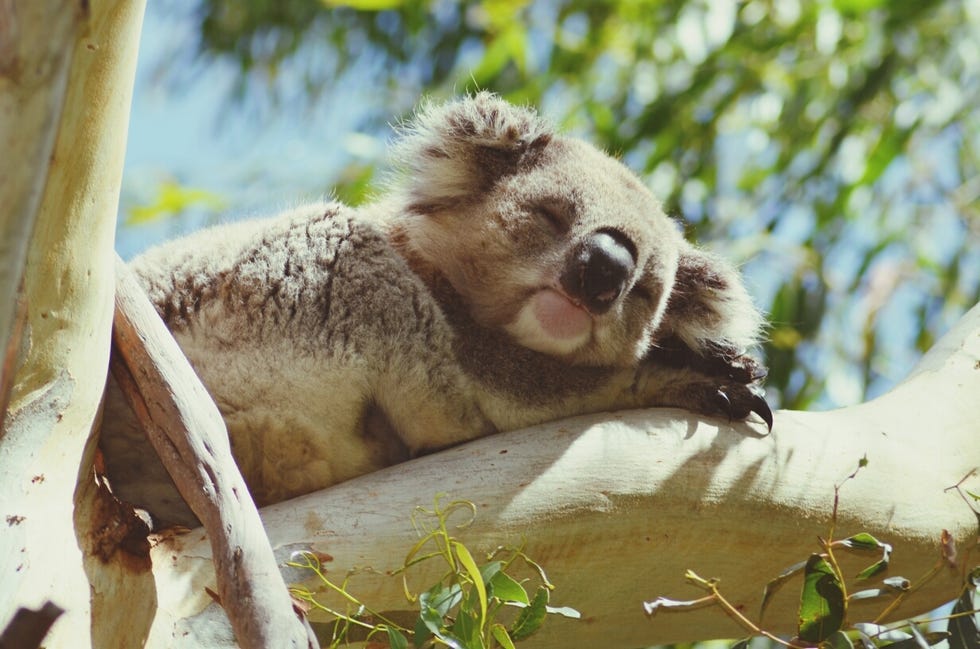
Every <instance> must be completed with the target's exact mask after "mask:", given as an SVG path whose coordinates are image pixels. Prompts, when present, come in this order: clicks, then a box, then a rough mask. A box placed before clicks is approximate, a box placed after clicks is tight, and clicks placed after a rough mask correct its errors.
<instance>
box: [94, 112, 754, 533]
mask: <svg viewBox="0 0 980 649" xmlns="http://www.w3.org/2000/svg"><path fill="white" fill-rule="evenodd" d="M394 153H395V159H396V161H397V163H398V166H399V168H400V174H399V176H398V179H397V180H396V181H395V182H394V183H393V185H392V186H391V187H390V188H389V191H388V192H387V194H386V196H385V198H383V199H382V200H380V201H378V202H376V203H374V204H373V205H370V206H368V207H364V208H360V209H352V208H349V207H346V206H344V205H341V204H338V203H318V204H313V205H307V206H305V207H301V208H298V209H295V210H291V211H288V212H286V213H284V214H282V215H280V216H278V217H276V218H273V219H268V220H263V221H253V222H246V223H240V224H233V225H227V226H221V227H218V228H214V229H211V230H207V231H203V232H199V233H197V234H194V235H192V236H190V237H187V238H185V239H181V240H178V241H173V242H170V243H167V244H164V245H162V246H160V247H158V248H155V249H153V250H151V251H149V252H147V253H146V254H144V255H142V256H141V257H139V258H137V259H136V260H134V262H133V263H132V267H133V268H134V269H135V270H136V272H137V274H138V276H139V277H140V278H141V280H142V282H143V285H144V287H145V288H146V291H147V293H148V294H149V296H150V298H151V300H152V301H153V303H154V305H155V306H156V308H157V310H158V312H159V313H160V315H161V316H162V318H163V319H164V321H165V322H166V323H167V325H168V326H169V327H170V328H171V330H172V331H173V333H174V336H175V337H176V338H177V341H178V343H179V344H180V345H181V347H182V349H183V350H184V352H185V353H186V354H187V357H188V358H189V359H190V361H191V363H192V364H193V366H194V367H195V369H196V370H197V372H198V374H199V375H200V376H201V379H202V380H203V381H204V383H205V385H206V386H207V388H208V390H209V391H210V393H211V394H212V396H213V397H214V399H215V401H216V403H217V404H218V406H219V408H220V410H221V412H222V414H223V415H224V417H225V420H226V423H227V424H228V429H229V433H230V436H231V441H232V448H233V451H234V453H235V456H236V459H237V460H238V462H239V464H240V466H241V468H242V471H243V473H244V475H245V478H246V481H247V482H248V483H249V485H250V488H251V489H252V491H253V495H254V496H255V497H256V500H257V501H258V502H259V503H260V504H268V503H272V502H277V501H280V500H283V499H286V498H289V497H292V496H296V495H300V494H303V493H307V492H310V491H313V490H316V489H319V488H322V487H325V486H328V485H330V484H333V483H336V482H339V481H341V480H346V479H349V478H351V477H354V476H357V475H360V474H363V473H366V472H369V471H373V470H376V469H378V468H381V467H383V466H387V465H389V464H392V463H394V462H397V461H400V460H403V459H406V458H408V457H412V456H415V455H418V454H421V453H425V452H428V451H431V450H434V449H438V448H441V447H445V446H448V445H451V444H456V443H459V442H462V441H465V440H469V439H473V438H475V437H479V436H483V435H487V434H491V433H494V432H498V431H503V430H511V429H515V428H519V427H523V426H528V425H531V424H535V423H539V422H543V421H547V420H552V419H557V418H560V417H566V416H571V415H576V414H582V413H587V412H598V411H605V410H615V409H621V408H632V407H644V406H679V407H684V408H688V409H691V410H694V411H696V412H700V413H706V414H720V415H723V416H728V417H735V418H744V417H746V416H748V415H749V414H750V412H752V411H755V412H759V413H760V414H763V412H762V410H763V409H764V402H762V403H761V405H760V402H761V398H760V397H759V396H758V389H757V388H756V387H755V383H756V382H757V380H758V378H759V377H760V375H762V374H763V373H764V372H763V371H762V370H761V368H759V367H758V366H757V365H756V364H755V363H754V362H753V361H751V359H748V358H747V357H745V356H744V355H743V353H744V351H745V349H746V348H748V347H750V346H751V345H753V344H754V343H755V342H756V337H757V336H758V333H759V329H760V326H761V322H762V320H761V318H760V316H759V314H758V312H757V310H756V309H755V308H754V307H753V306H752V303H751V300H750V298H749V296H748V294H747V292H746V291H745V289H744V287H743V285H742V282H741V280H740V278H739V276H738V273H737V272H736V271H735V270H734V269H733V268H732V267H731V266H730V265H729V264H728V263H726V262H724V261H722V260H721V259H718V258H716V257H713V256H710V255H708V254H706V253H704V252H702V251H699V250H698V249H696V248H694V247H693V246H691V245H690V244H689V243H687V242H686V241H684V240H683V239H682V237H681V236H680V235H679V233H678V229H677V227H676V226H675V224H674V223H673V222H672V221H671V220H670V219H669V218H668V217H667V216H666V215H664V213H663V211H662V209H661V207H660V205H659V203H658V202H657V201H656V199H655V198H654V197H653V196H652V195H651V194H650V193H649V191H647V189H646V188H645V187H644V186H643V185H642V184H641V183H640V182H639V180H638V179H637V178H636V177H635V176H634V175H633V174H631V173H630V172H629V171H628V170H627V169H626V168H625V167H623V166H622V165H621V164H619V163H618V162H616V161H615V160H613V159H611V158H609V157H608V156H606V155H604V154H602V153H601V152H599V151H597V150H596V149H595V148H593V147H592V146H590V145H588V144H585V143H584V142H581V141H578V140H575V139H571V138H567V137H563V136H560V135H558V134H557V133H555V132H554V131H553V129H552V128H551V127H550V125H548V124H547V123H546V122H545V121H543V120H542V119H540V118H539V117H537V116H536V115H535V114H534V113H533V112H532V111H530V110H527V109H523V108H516V107H514V106H511V105H510V104H507V103H506V102H504V101H502V100H501V99H499V98H497V97H495V96H493V95H490V94H487V93H480V94H478V95H476V96H474V97H470V98H466V99H461V100H458V101H455V102H452V103H448V104H445V105H441V106H435V107H428V108H425V109H423V110H422V111H421V113H420V114H419V115H418V116H417V117H416V119H415V120H414V121H413V122H412V123H411V124H410V125H409V126H407V127H406V128H404V129H403V130H402V132H401V133H400V138H399V141H398V142H397V143H396V145H395V151H394ZM596 233H608V234H607V236H606V237H605V238H604V239H602V241H603V242H605V243H604V245H606V247H607V248H613V249H614V252H616V253H617V254H618V255H619V257H620V258H625V255H624V254H623V252H622V250H628V251H629V254H630V255H631V256H632V261H630V260H629V259H626V260H625V261H621V262H617V263H616V264H613V265H614V266H615V270H616V273H618V274H619V278H618V280H610V281H614V282H618V283H614V286H613V288H612V289H611V290H610V291H608V292H601V294H599V292H596V293H597V295H594V296H591V297H595V298H596V299H597V300H598V299H601V300H603V301H602V302H601V303H600V306H601V309H602V310H604V309H608V311H603V312H599V311H600V310H596V311H595V312H594V313H593V312H592V311H590V315H589V316H588V318H587V319H585V318H582V316H581V314H579V315H576V316H575V317H577V318H582V319H583V321H584V322H587V324H584V325H582V326H583V327H585V328H584V329H583V331H582V332H581V333H578V332H576V333H575V335H574V336H573V337H570V338H561V337H557V338H556V337H554V336H553V335H552V334H553V333H554V332H553V331H552V330H549V329H548V328H547V326H545V325H543V324H541V322H542V321H541V320H540V319H538V315H536V314H538V313H540V312H541V311H539V310H536V309H539V308H541V309H545V308H546V307H539V305H540V304H545V305H548V304H554V302H555V300H557V301H558V303H559V307H558V308H559V312H560V313H563V311H561V309H564V308H565V306H564V305H565V303H564V302H561V299H559V298H554V299H552V301H551V302H539V300H543V299H544V298H541V294H542V292H544V291H551V296H552V298H553V297H554V295H555V292H556V291H557V292H559V293H562V294H565V298H564V299H568V300H570V301H572V302H576V303H577V299H576V298H575V296H572V297H569V296H568V295H567V293H568V291H566V288H565V284H563V283H562V282H563V281H565V280H560V279H559V278H560V277H561V276H563V274H564V276H565V277H566V278H567V277H568V276H573V280H574V273H571V274H570V273H569V272H568V268H569V264H571V263H573V262H572V261H570V260H572V259H573V257H574V254H573V252H574V251H576V250H579V251H580V250H582V249H586V250H591V248H583V243H582V242H583V241H597V239H595V237H596ZM610 241H611V242H612V243H609V242H610ZM595 245H598V244H595ZM570 251H572V252H570ZM578 254H579V255H580V256H581V255H582V254H585V255H586V256H588V254H590V253H588V252H586V253H578ZM615 256H616V255H615V254H613V255H612V257H613V258H615ZM603 258H605V257H603ZM574 263H578V262H574ZM610 263H612V262H610ZM617 264H618V265H617ZM583 267H584V263H583ZM575 268H578V266H575ZM590 272H591V268H590ZM582 273H583V274H584V273H585V271H584V270H583V271H582ZM583 281H584V280H583ZM604 281H605V280H604ZM619 289H622V290H621V291H619ZM617 291H618V292H617ZM607 293H608V294H607ZM613 295H615V298H614V299H613V298H612V296H613ZM571 312H572V313H573V314H574V313H577V312H575V311H574V308H571ZM575 336H578V337H575ZM719 395H720V396H719ZM765 411H766V412H768V409H765ZM102 448H103V451H104V453H105V457H106V465H107V471H108V473H109V476H110V479H111V481H112V483H113V485H114V488H115V490H116V493H117V494H119V495H120V497H122V498H123V499H125V500H129V501H131V502H134V503H136V504H138V505H140V506H143V507H146V508H147V509H149V510H150V511H151V512H152V513H153V514H154V515H155V516H156V517H157V518H158V519H159V520H161V521H165V522H177V523H183V524H193V523H194V518H193V516H192V515H191V514H190V512H189V511H188V510H187V509H186V507H185V506H184V505H183V503H182V501H180V499H179V498H178V497H176V495H175V493H174V491H173V487H172V485H171V484H170V482H169V479H168V478H167V476H166V474H165V473H164V472H163V471H162V467H160V466H159V464H158V462H157V461H156V459H155V458H154V457H153V456H152V453H148V452H147V451H146V448H145V443H144V442H143V440H142V433H141V432H140V431H139V430H138V427H136V425H135V423H134V422H133V420H132V416H131V413H128V411H127V409H126V408H125V406H124V405H122V402H121V401H120V397H119V395H118V393H117V391H116V389H115V388H114V387H113V386H112V385H110V390H109V392H108V396H107V407H106V417H105V424H104V429H103V436H102Z"/></svg>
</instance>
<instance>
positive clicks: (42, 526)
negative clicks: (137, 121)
mask: <svg viewBox="0 0 980 649" xmlns="http://www.w3.org/2000/svg"><path fill="white" fill-rule="evenodd" d="M143 6H144V3H143V1H142V0H89V1H83V0H76V1H62V2H56V1H54V0H43V1H39V0H0V110H2V117H0V137H2V146H3V151H4V154H3V156H2V162H0V203H2V205H3V209H2V218H3V221H2V228H3V229H2V232H0V346H2V348H3V351H4V354H5V356H6V357H8V358H9V359H10V361H9V364H6V365H5V366H4V370H3V376H2V381H0V388H4V386H10V385H11V384H12V385H13V386H14V387H13V391H12V394H11V400H10V407H9V409H7V410H6V411H5V412H6V417H5V419H4V421H3V429H2V432H0V516H2V517H3V520H2V521H0V525H2V526H3V533H2V534H0V584H2V587H0V629H2V628H4V627H5V626H6V625H7V622H8V621H9V620H10V619H11V617H12V616H13V615H14V611H15V609H17V607H18V606H25V607H29V608H42V605H43V604H44V603H45V601H47V600H51V601H53V602H54V603H55V604H56V605H57V606H59V607H61V608H63V609H65V614H64V615H63V616H61V617H60V618H59V619H58V620H57V621H56V622H55V623H54V624H53V626H52V628H51V632H50V634H49V636H48V638H47V639H46V640H45V643H44V644H45V646H48V647H86V646H97V647H122V646H137V643H139V642H140V641H141V640H142V639H141V638H140V637H137V636H134V635H133V632H131V631H130V629H134V628H135V629H136V630H137V632H139V629H140V628H141V626H145V624H147V623H148V620H151V619H152V618H153V607H154V601H153V599H152V598H151V599H150V600H148V601H147V600H142V601H136V600H133V599H130V600H129V601H130V603H131V604H133V605H132V606H129V607H125V608H118V607H116V608H113V607H111V606H106V605H105V602H106V601H107V600H106V598H107V596H111V595H113V594H114V593H116V592H133V583H134V582H145V583H148V584H150V590H151V592H152V584H153V580H152V573H150V571H149V570H150V565H149V562H148V561H147V559H146V555H145V546H146V542H145V540H144V541H142V545H143V548H142V550H143V552H142V554H141V553H140V552H139V551H137V552H135V553H125V552H114V553H113V554H111V555H109V554H106V553H105V552H103V549H104V548H105V547H115V546H114V545H112V544H109V545H108V546H107V545H106V543H105V541H106V539H111V538H112V537H113V536H114V535H116V534H117V533H118V529H117V528H115V527H113V526H114V524H115V522H116V521H117V520H118V516H117V515H114V512H113V510H112V508H113V504H112V501H111V499H107V498H106V494H105V493H104V491H100V490H98V489H97V488H96V483H95V480H94V478H93V470H92V466H93V458H94V445H93V444H92V443H91V439H92V436H91V432H92V430H93V428H94V422H95V420H96V415H97V413H98V409H99V403H100V400H101V397H102V391H103V386H104V383H105V377H106V368H107V366H108V358H109V336H110V331H111V323H112V313H113V286H114V283H113V265H114V262H115V255H114V253H113V236H114V232H115V225H116V213H117V209H118V199H119V186H120V180H121V177H122V167H123V157H124V154H125V149H126V130H127V125H128V119H129V106H130V99H131V97H132V86H133V79H134V75H135V68H136V53H137V49H138V44H139V32H140V26H141V23H142V17H143ZM66 79H67V82H66ZM42 188H43V194H42V191H41V190H42ZM32 231H33V236H32ZM28 242H29V243H28ZM25 254H26V257H25ZM25 258H26V266H25ZM21 278H23V288H22V291H21V292H22V298H23V303H24V304H25V305H26V324H25V327H24V336H23V340H22V341H21V343H20V344H18V343H17V341H13V342H11V332H12V331H14V330H15V329H16V327H15V326H14V323H15V322H16V320H17V310H16V308H15V304H16V303H17V300H15V299H13V298H12V296H13V295H14V294H15V293H16V291H17V287H18V285H19V283H20V281H21ZM18 357H19V358H18ZM14 371H16V374H15V375H14ZM11 376H14V380H13V381H11ZM0 396H2V395H0ZM0 405H4V404H2V403H0ZM2 413H3V411H0V414H2ZM134 543H135V545H136V546H137V550H139V545H140V541H139V539H138V538H137V539H136V540H135V541H134Z"/></svg>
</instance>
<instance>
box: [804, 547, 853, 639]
mask: <svg viewBox="0 0 980 649" xmlns="http://www.w3.org/2000/svg"><path fill="white" fill-rule="evenodd" d="M843 623H844V589H843V586H842V585H841V583H840V579H838V577H837V575H836V574H835V573H834V569H833V568H832V567H831V565H830V564H829V563H828V562H827V561H826V560H825V559H824V558H823V557H821V556H820V555H819V554H813V555H810V558H809V560H807V562H806V568H805V569H804V573H803V592H802V594H801V595H800V624H799V629H798V635H799V636H800V638H801V639H802V640H805V641H807V642H812V643H814V644H817V643H820V642H823V641H824V640H826V639H827V638H829V637H830V636H831V635H833V634H834V633H835V632H837V631H839V630H840V628H841V625H842V624H843Z"/></svg>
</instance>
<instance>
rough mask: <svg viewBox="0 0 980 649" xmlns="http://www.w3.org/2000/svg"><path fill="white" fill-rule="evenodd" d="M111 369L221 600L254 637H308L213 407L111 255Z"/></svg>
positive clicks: (291, 643) (278, 643)
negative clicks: (188, 515)
mask: <svg viewBox="0 0 980 649" xmlns="http://www.w3.org/2000/svg"><path fill="white" fill-rule="evenodd" d="M116 275H117V281H116V316H115V321H114V339H115V348H116V350H117V351H118V352H119V353H117V354H113V356H112V361H111V365H112V373H113V376H114V377H115V378H116V381H117V382H118V383H119V387H120V388H121V390H122V392H123V394H124V395H125V397H126V400H127V401H128V402H129V405H130V407H132V408H133V411H134V412H135V413H136V416H137V418H138V419H139V420H140V423H141V424H142V426H143V429H144V430H145V431H147V436H148V437H149V439H150V442H151V443H152V444H153V447H154V448H155V449H156V451H157V453H158V454H159V455H160V458H161V459H162V460H163V464H164V466H165V467H166V468H167V470H168V471H169V472H170V474H171V476H172V477H173V479H174V482H175V483H176V484H177V488H178V489H179V490H180V493H181V495H182V496H183V497H184V500H186V501H187V504H188V505H190V508H191V510H192V511H193V512H194V514H195V515H196V516H197V517H198V518H199V519H200V520H201V521H202V522H203V524H204V529H205V530H207V536H208V538H209V539H210V542H211V549H212V551H213V557H214V566H215V569H216V573H217V592H218V595H219V597H220V602H219V603H220V604H221V606H222V607H223V608H224V610H225V612H226V613H227V614H228V617H229V619H230V620H231V624H232V627H233V629H234V632H235V637H236V638H237V640H238V643H239V645H240V646H242V647H244V648H245V649H250V648H252V647H255V648H259V647H263V648H265V647H269V648H279V647H316V646H318V645H317V641H316V639H315V638H314V637H313V633H312V630H310V628H309V626H307V625H306V624H305V617H303V616H301V615H298V614H297V613H296V612H295V611H294V610H293V606H292V602H291V600H290V598H289V594H288V592H287V590H286V585H285V583H284V582H283V580H282V576H281V575H280V574H279V571H278V569H277V568H276V562H275V559H274V557H273V555H272V548H270V547H269V542H268V540H267V539H266V536H265V532H264V530H263V528H262V522H261V520H259V514H258V511H257V510H256V508H255V504H254V503H253V501H252V498H251V496H250V495H249V492H248V488H247V487H246V486H245V481H244V479H243V478H242V475H241V473H240V472H239V470H238V467H237V466H236V465H235V460H234V458H232V455H231V447H230V446H229V443H228V433H227V431H226V430H225V424H224V421H223V420H222V419H221V413H219V412H218V408H217V407H216V406H215V405H214V402H213V401H212V400H211V398H210V396H209V395H208V393H207V391H206V390H205V389H204V385H203V384H202V383H201V381H200V379H198V377H197V375H196V374H195V373H194V370H193V369H192V368H191V366H190V363H188V362H187V359H186V358H185V357H184V355H183V353H182V352H181V351H180V348H179V347H178V346H177V342H176V341H175V340H174V339H173V337H172V336H171V335H170V332H169V331H167V328H166V326H164V324H163V322H162V321H161V320H160V318H159V316H158V315H157V313H156V311H155V310H154V309H153V305H151V304H150V301H149V299H147V297H146V294H145V293H144V292H143V290H142V289H141V288H140V287H139V284H138V283H137V282H136V279H135V278H134V277H133V275H132V271H131V270H129V269H128V268H127V267H126V265H125V264H124V263H123V262H122V261H121V260H117V263H116Z"/></svg>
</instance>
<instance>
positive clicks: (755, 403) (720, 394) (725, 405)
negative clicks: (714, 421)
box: [714, 385, 773, 432]
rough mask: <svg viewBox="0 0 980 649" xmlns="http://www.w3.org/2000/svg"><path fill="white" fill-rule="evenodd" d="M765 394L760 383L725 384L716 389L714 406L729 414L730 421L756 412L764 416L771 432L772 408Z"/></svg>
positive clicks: (724, 413)
mask: <svg viewBox="0 0 980 649" xmlns="http://www.w3.org/2000/svg"><path fill="white" fill-rule="evenodd" d="M764 394H765V392H764V391H763V389H762V388H761V387H759V386H758V385H723V386H721V387H720V388H717V389H715V393H714V401H715V404H714V408H715V410H716V411H717V412H718V413H719V414H723V415H727V416H728V421H735V420H736V419H738V420H742V419H745V418H746V417H747V416H748V415H749V413H753V412H754V413H755V414H757V415H759V416H760V417H762V420H763V421H764V422H766V426H767V427H768V429H769V432H772V424H773V416H772V409H771V408H770V407H769V404H768V403H766V400H765V397H764ZM733 400H734V403H733Z"/></svg>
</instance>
